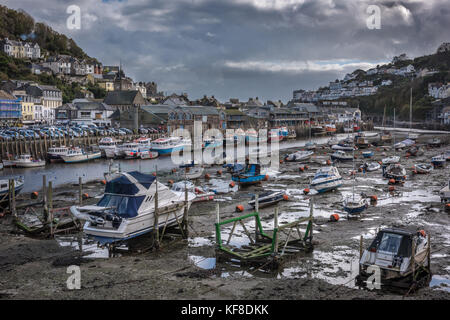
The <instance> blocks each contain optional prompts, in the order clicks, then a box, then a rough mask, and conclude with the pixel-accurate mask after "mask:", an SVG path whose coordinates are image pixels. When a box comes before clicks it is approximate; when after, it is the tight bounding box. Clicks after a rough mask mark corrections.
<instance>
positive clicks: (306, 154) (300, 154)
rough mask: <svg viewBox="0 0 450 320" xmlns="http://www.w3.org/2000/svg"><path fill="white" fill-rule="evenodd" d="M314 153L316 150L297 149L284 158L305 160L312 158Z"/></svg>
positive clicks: (287, 159) (286, 159)
mask: <svg viewBox="0 0 450 320" xmlns="http://www.w3.org/2000/svg"><path fill="white" fill-rule="evenodd" d="M313 154H314V151H297V152H294V153H291V154H288V155H286V157H285V158H284V160H285V161H288V162H289V161H304V160H308V159H309V158H311V156H312V155H313Z"/></svg>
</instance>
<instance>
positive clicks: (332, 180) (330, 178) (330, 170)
mask: <svg viewBox="0 0 450 320" xmlns="http://www.w3.org/2000/svg"><path fill="white" fill-rule="evenodd" d="M341 185H342V177H341V175H340V174H339V171H338V169H337V168H336V167H332V166H331V167H322V168H319V169H318V170H317V172H316V174H315V175H314V178H313V179H312V180H311V183H310V187H311V189H315V190H316V191H317V192H319V193H322V192H326V191H330V190H333V189H336V188H338V187H340V186H341Z"/></svg>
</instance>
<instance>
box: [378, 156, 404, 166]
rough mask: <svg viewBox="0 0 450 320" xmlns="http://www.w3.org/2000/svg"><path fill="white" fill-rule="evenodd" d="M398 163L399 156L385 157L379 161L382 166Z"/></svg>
mask: <svg viewBox="0 0 450 320" xmlns="http://www.w3.org/2000/svg"><path fill="white" fill-rule="evenodd" d="M399 161H400V157H399V156H392V157H387V158H384V159H383V160H381V162H382V163H383V164H384V165H388V164H394V163H398V162H399Z"/></svg>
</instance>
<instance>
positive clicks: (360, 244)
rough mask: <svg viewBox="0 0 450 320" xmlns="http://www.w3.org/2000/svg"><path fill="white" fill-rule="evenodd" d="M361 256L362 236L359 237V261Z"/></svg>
mask: <svg viewBox="0 0 450 320" xmlns="http://www.w3.org/2000/svg"><path fill="white" fill-rule="evenodd" d="M362 255H363V236H362V235H361V236H360V237H359V260H361V258H362Z"/></svg>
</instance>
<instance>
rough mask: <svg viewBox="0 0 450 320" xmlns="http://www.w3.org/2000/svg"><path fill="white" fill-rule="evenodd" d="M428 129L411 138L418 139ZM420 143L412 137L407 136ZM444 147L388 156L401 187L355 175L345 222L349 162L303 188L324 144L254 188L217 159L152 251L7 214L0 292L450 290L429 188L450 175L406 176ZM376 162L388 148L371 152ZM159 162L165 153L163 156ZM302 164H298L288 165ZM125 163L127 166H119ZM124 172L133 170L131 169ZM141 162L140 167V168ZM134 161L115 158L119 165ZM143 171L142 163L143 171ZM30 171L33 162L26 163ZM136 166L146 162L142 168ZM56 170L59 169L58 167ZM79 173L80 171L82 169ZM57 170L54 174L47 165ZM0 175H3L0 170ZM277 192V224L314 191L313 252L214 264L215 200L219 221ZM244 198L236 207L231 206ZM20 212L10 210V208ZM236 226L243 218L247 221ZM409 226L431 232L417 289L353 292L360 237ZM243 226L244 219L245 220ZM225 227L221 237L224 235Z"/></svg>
mask: <svg viewBox="0 0 450 320" xmlns="http://www.w3.org/2000/svg"><path fill="white" fill-rule="evenodd" d="M429 138H430V136H427V135H424V136H423V137H421V139H423V141H426V139H429ZM418 144H420V141H418ZM449 147H450V145H449V144H447V145H444V146H441V147H440V148H428V149H427V150H426V152H425V153H424V155H422V156H418V157H409V158H407V157H405V152H402V151H400V152H397V155H400V156H401V163H402V164H403V165H404V166H405V168H406V169H407V179H406V182H405V183H404V185H399V186H395V190H394V191H389V189H388V187H389V186H388V183H387V179H385V178H383V177H382V174H381V170H378V171H375V172H366V173H363V172H357V173H356V188H355V191H356V192H358V193H362V192H363V193H365V194H367V195H376V196H377V198H378V200H377V202H376V203H371V204H370V205H369V207H368V209H367V210H365V211H364V213H363V214H362V216H361V218H360V219H350V220H349V219H347V215H346V214H345V212H344V211H343V208H342V200H343V198H344V197H345V196H346V195H349V194H351V193H352V185H353V177H352V176H351V171H352V169H353V166H352V162H351V161H350V162H342V163H337V164H336V166H337V167H338V169H339V172H340V174H341V176H342V178H343V180H344V182H343V185H342V186H341V187H340V188H339V189H337V190H335V191H332V192H328V193H323V194H318V195H305V194H304V193H303V190H304V189H305V188H307V187H308V186H309V182H310V179H311V178H312V177H313V175H314V173H315V172H316V170H317V169H318V168H319V167H321V166H322V163H324V162H326V160H328V159H330V154H331V153H332V151H331V150H330V148H329V147H328V146H324V147H319V148H318V149H317V150H316V153H315V156H314V157H313V158H312V159H311V160H310V161H308V162H305V163H298V162H283V163H281V164H280V167H279V169H278V170H277V171H271V170H269V171H267V172H266V174H267V175H268V177H269V179H268V181H264V182H262V184H261V185H257V186H251V187H247V188H244V189H241V190H239V188H238V187H232V188H231V187H229V183H230V181H231V175H230V173H226V172H225V170H223V173H222V174H220V175H219V174H218V172H217V171H218V170H220V169H221V167H220V166H212V167H210V168H206V169H205V170H206V171H205V174H206V173H208V174H209V175H210V179H208V180H206V179H205V178H204V176H202V177H201V178H200V179H198V180H197V181H196V185H199V186H202V187H210V188H211V189H215V190H220V192H218V193H217V195H216V196H215V199H214V200H213V201H207V202H199V203H194V204H192V206H191V209H190V211H189V227H188V230H189V237H188V239H182V238H181V237H175V236H168V237H166V239H164V240H163V241H162V243H161V247H160V249H159V250H152V249H149V248H150V244H151V243H150V239H149V238H146V237H142V238H140V239H138V240H137V241H133V244H132V245H131V244H130V246H129V247H121V248H118V249H117V250H115V252H113V253H112V252H109V251H108V249H107V248H100V247H98V246H97V244H96V243H94V242H93V241H92V240H89V239H87V238H86V237H85V236H84V235H83V234H82V233H81V232H77V233H73V232H72V233H70V234H58V235H55V238H54V239H52V238H46V239H44V238H42V237H37V236H34V237H32V236H29V235H27V234H25V233H24V232H23V231H21V230H19V229H18V228H17V227H16V226H15V225H14V223H13V217H12V216H11V215H10V214H8V215H5V216H3V217H0V243H1V245H0V267H1V269H2V272H1V273H0V299H232V300H236V299H333V300H335V299H390V300H392V299H446V300H447V299H449V298H450V264H449V261H450V259H449V255H450V216H449V214H448V213H447V212H445V211H444V205H443V204H442V203H441V200H440V197H439V190H440V189H441V188H442V187H443V186H444V185H445V184H446V183H448V179H449V178H450V162H448V161H447V164H446V166H444V167H443V168H437V169H435V170H433V171H432V172H431V173H430V174H424V175H418V174H413V172H412V170H411V168H412V167H413V165H414V163H416V162H430V159H431V157H432V156H435V155H438V154H441V153H443V152H445V150H447V149H448V148H449ZM300 149H301V146H298V145H296V146H287V147H286V148H283V149H282V150H281V151H280V159H283V158H284V155H286V154H287V153H292V152H294V151H296V150H300ZM371 150H373V151H374V153H375V155H374V157H373V159H372V160H374V161H379V160H381V159H382V158H384V157H385V156H386V155H390V154H391V153H392V150H390V149H387V148H386V149H385V148H383V147H379V148H377V149H376V148H371ZM361 151H365V150H358V151H356V152H355V154H356V155H357V159H356V161H355V165H356V167H357V168H358V167H359V165H360V164H361V163H362V161H364V160H363V157H362V155H361ZM159 161H170V158H168V159H166V160H159ZM305 164H307V165H308V168H307V169H304V170H303V171H301V170H299V167H300V166H302V167H304V165H305ZM97 166H98V168H97V169H95V170H97V172H96V176H93V177H92V180H90V181H89V179H87V177H86V179H85V180H86V181H89V182H87V183H85V184H84V186H83V192H85V193H87V194H88V199H85V200H84V202H83V203H84V204H95V203H96V202H97V201H98V199H99V197H100V196H101V195H102V192H103V190H104V185H103V184H102V182H101V179H100V178H99V177H98V175H99V174H102V172H101V171H102V170H103V169H104V167H105V166H106V164H104V163H103V164H102V165H101V166H99V163H97ZM127 166H128V167H127ZM134 166H135V167H134V169H135V170H139V169H140V168H139V167H136V166H137V164H135V165H134ZM139 166H140V165H139ZM132 167H133V164H128V165H125V169H124V170H128V169H131V168H132ZM158 168H165V169H160V170H159V171H158V179H160V181H161V182H163V183H164V184H167V183H168V181H169V180H175V181H177V180H180V177H179V173H178V172H175V173H174V172H172V170H171V169H170V166H167V167H164V166H163V165H161V166H160V165H159V164H158ZM146 169H148V170H147V171H148V172H151V170H152V168H151V166H150V167H149V166H148V167H147V168H146ZM31 170H33V169H31ZM143 171H145V170H143ZM61 172H63V170H61ZM87 172H88V171H87ZM58 174H60V173H58ZM2 175H4V176H6V175H8V173H7V172H4V173H2ZM36 180H38V182H36V181H34V182H33V183H32V185H31V186H30V187H27V186H25V188H24V190H25V191H24V192H23V193H21V194H20V195H19V196H18V198H17V202H18V204H20V203H27V202H30V201H32V200H31V199H30V192H32V191H38V192H39V193H40V192H41V191H40V190H39V189H38V185H39V183H42V182H41V181H42V178H41V176H40V175H37V178H36ZM60 180H61V181H63V182H64V183H63V182H61V184H59V185H57V186H55V188H54V190H53V206H54V207H55V208H58V207H67V206H70V205H73V204H75V203H76V202H77V201H78V197H79V190H78V185H77V184H76V183H74V182H73V181H71V182H66V181H64V180H63V178H62V177H60ZM277 190H280V191H284V192H285V193H286V194H287V195H288V200H284V201H281V202H280V203H279V222H280V223H281V224H282V223H287V222H291V221H294V220H296V219H298V218H300V217H307V216H308V215H309V198H310V197H313V198H314V201H313V203H314V229H313V230H314V231H313V232H314V233H313V241H314V250H313V251H312V252H310V253H301V254H297V255H295V256H294V257H292V259H290V260H289V261H287V262H286V263H285V264H283V266H282V267H281V268H279V269H278V270H276V271H269V270H262V269H259V268H255V267H251V266H239V265H238V264H236V263H233V262H232V261H231V262H222V261H220V262H219V261H218V260H217V259H216V258H217V257H216V250H215V227H214V223H215V221H216V214H215V210H216V203H219V204H220V218H221V219H228V218H232V217H238V216H241V215H244V214H247V213H251V212H253V210H252V209H251V207H250V206H249V205H248V204H247V203H248V201H249V200H250V199H251V196H252V195H254V194H256V193H257V194H260V193H262V192H264V191H277ZM237 205H243V206H244V211H243V212H236V206H237ZM274 210H275V206H269V207H266V208H261V209H260V217H261V220H262V221H261V222H262V226H263V228H264V229H265V230H266V229H271V228H273V227H274V225H273V219H274ZM335 213H337V214H339V216H340V219H339V221H338V222H330V221H329V217H330V215H331V214H335ZM20 214H21V212H19V215H20ZM246 225H247V224H246ZM393 225H399V226H418V227H421V228H422V229H425V230H426V231H427V232H428V233H429V234H430V235H431V252H432V253H431V271H432V275H433V277H432V279H431V282H430V284H429V285H428V286H427V287H424V288H421V289H419V290H417V291H415V292H411V293H409V294H407V295H405V294H404V293H395V292H390V291H389V292H388V291H384V290H373V291H369V290H367V289H360V288H358V287H356V286H355V281H354V278H355V276H356V275H357V274H358V261H359V242H360V236H361V235H362V236H363V239H364V241H363V242H364V248H366V247H367V246H368V245H369V244H370V242H371V241H372V239H373V237H374V236H375V234H376V232H377V229H379V228H383V227H387V226H393ZM253 226H254V223H253V222H251V221H250V222H248V225H247V227H249V229H250V228H253ZM230 229H231V228H229V227H227V228H224V229H223V230H224V233H225V234H227V233H229V232H230ZM234 232H235V237H233V241H235V243H234V244H235V245H247V244H248V238H247V237H246V236H245V235H244V230H243V229H242V228H237V229H236V230H235V231H234ZM70 265H78V266H80V269H81V289H79V290H69V289H68V288H67V285H66V282H67V278H68V276H69V274H68V273H67V267H68V266H70Z"/></svg>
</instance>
